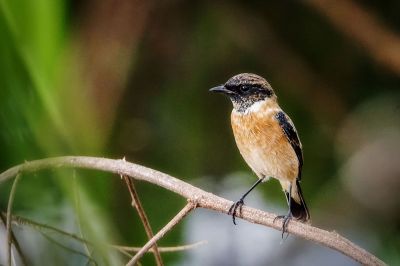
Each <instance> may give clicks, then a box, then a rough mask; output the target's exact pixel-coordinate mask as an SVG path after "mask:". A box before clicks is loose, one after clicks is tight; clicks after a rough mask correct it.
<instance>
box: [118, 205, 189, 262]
mask: <svg viewBox="0 0 400 266" xmlns="http://www.w3.org/2000/svg"><path fill="white" fill-rule="evenodd" d="M194 208H196V204H195V203H193V202H191V201H189V202H188V203H187V204H186V206H185V207H184V208H183V209H182V210H181V211H180V212H179V213H178V214H177V215H176V216H175V217H174V218H172V220H171V221H169V223H167V225H166V226H164V227H163V228H162V229H161V230H160V231H158V233H157V234H156V235H155V236H154V237H153V238H152V239H150V240H149V242H147V243H146V244H145V245H144V246H143V247H142V248H141V249H140V250H139V251H138V253H136V255H135V256H134V257H133V258H132V259H131V260H130V261H129V262H128V263H127V264H126V265H127V266H133V265H135V264H136V263H137V262H138V261H139V259H140V258H141V257H142V256H143V255H144V254H145V253H146V252H147V251H148V250H149V249H150V248H151V247H152V246H153V245H154V244H155V243H156V242H157V241H158V240H160V239H161V238H162V237H163V236H164V235H165V234H166V233H167V232H168V231H170V230H171V229H172V228H173V227H174V226H175V225H177V224H178V223H179V222H180V221H181V220H182V219H183V218H185V216H186V215H187V214H188V213H189V212H190V211H192V210H193V209H194Z"/></svg>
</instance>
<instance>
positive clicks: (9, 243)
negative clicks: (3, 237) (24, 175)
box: [6, 174, 21, 266]
mask: <svg viewBox="0 0 400 266" xmlns="http://www.w3.org/2000/svg"><path fill="white" fill-rule="evenodd" d="M20 177H21V174H17V176H16V177H15V179H14V182H13V184H12V187H11V191H10V197H9V198H8V205H7V222H6V228H7V229H6V232H7V233H6V234H7V251H6V254H7V265H8V266H11V260H12V259H11V249H12V243H13V241H12V234H11V211H12V205H13V202H14V197H15V191H16V189H17V184H18V181H19V178H20Z"/></svg>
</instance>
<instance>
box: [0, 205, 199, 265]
mask: <svg viewBox="0 0 400 266" xmlns="http://www.w3.org/2000/svg"><path fill="white" fill-rule="evenodd" d="M3 216H4V217H5V216H6V213H4V212H2V213H0V217H3ZM11 220H12V222H13V223H15V225H17V226H29V227H31V228H33V229H35V230H37V231H38V232H40V233H42V234H45V232H43V230H47V231H49V232H53V233H57V234H60V235H62V236H65V237H69V238H71V239H73V240H75V241H78V242H81V243H83V244H88V245H93V243H92V242H91V241H89V240H86V239H84V238H82V237H80V236H78V235H75V234H73V233H69V232H65V231H63V230H61V229H59V228H56V227H53V226H50V225H47V224H42V223H38V222H36V221H33V220H31V219H28V218H24V217H21V216H18V215H11ZM4 224H6V223H5V218H4ZM14 243H15V242H14ZM206 243H207V241H205V240H203V241H199V242H196V243H193V244H188V245H181V246H173V247H158V250H159V251H160V252H162V253H164V252H178V251H185V250H189V249H194V248H197V247H199V246H201V245H204V244H206ZM103 245H105V246H108V247H110V248H113V249H116V250H118V251H119V252H121V253H122V254H124V255H126V256H128V257H129V258H132V255H131V254H129V253H128V252H138V251H139V250H140V249H141V247H130V246H121V245H112V244H103ZM148 252H154V250H152V249H150V250H148ZM25 265H26V263H25Z"/></svg>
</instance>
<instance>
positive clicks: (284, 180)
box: [210, 73, 310, 234]
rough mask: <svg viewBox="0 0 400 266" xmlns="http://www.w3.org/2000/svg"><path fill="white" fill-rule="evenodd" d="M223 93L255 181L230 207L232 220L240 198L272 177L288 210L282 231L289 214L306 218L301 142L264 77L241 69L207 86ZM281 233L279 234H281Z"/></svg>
mask: <svg viewBox="0 0 400 266" xmlns="http://www.w3.org/2000/svg"><path fill="white" fill-rule="evenodd" d="M210 91H212V92H219V93H223V94H225V95H227V96H228V97H229V98H230V100H231V101H232V104H233V110H232V114H231V124H232V129H233V134H234V136H235V141H236V144H237V146H238V148H239V151H240V154H241V155H242V157H243V159H244V160H245V161H246V163H247V164H248V165H249V166H250V168H251V169H252V170H253V172H254V173H255V174H256V175H257V176H258V180H257V182H256V183H255V184H254V185H253V186H252V187H251V188H250V189H249V190H248V191H247V192H246V193H245V194H244V195H243V196H242V197H241V198H240V199H239V200H238V201H237V202H236V203H234V204H233V205H232V206H231V207H230V209H229V214H230V215H232V219H233V223H234V224H236V222H235V217H236V214H237V210H238V208H239V212H240V211H241V207H242V206H243V204H244V198H245V197H246V196H247V195H248V194H249V193H250V192H251V191H252V190H253V189H254V188H255V187H256V186H257V185H258V184H260V183H261V182H264V181H267V180H268V179H270V178H271V177H273V178H276V179H277V180H278V181H279V182H280V184H281V186H282V189H283V191H284V193H285V196H286V200H287V203H288V205H289V212H288V213H287V214H286V215H281V216H278V217H277V218H283V228H282V229H283V230H282V231H283V233H284V232H285V229H286V226H287V224H288V222H289V220H290V219H291V218H294V219H296V220H299V221H302V222H305V221H307V220H309V219H310V214H309V212H308V209H307V205H306V203H305V201H304V198H303V195H302V192H301V188H300V180H301V170H302V166H303V151H302V145H301V142H300V139H299V136H298V134H297V131H296V128H295V127H294V124H293V122H292V120H291V119H290V118H289V116H288V115H286V114H285V113H284V112H283V111H282V109H281V108H280V107H279V104H278V101H277V96H276V94H275V93H274V90H273V89H272V87H271V85H270V84H269V83H268V81H267V80H265V79H264V78H262V77H260V76H258V75H255V74H249V73H243V74H239V75H236V76H234V77H232V78H230V79H229V80H228V81H227V82H226V83H225V84H224V85H221V86H218V87H214V88H212V89H210ZM283 233H282V234H283Z"/></svg>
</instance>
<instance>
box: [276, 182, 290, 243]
mask: <svg viewBox="0 0 400 266" xmlns="http://www.w3.org/2000/svg"><path fill="white" fill-rule="evenodd" d="M286 199H287V202H288V205H289V211H288V213H287V214H286V215H278V216H276V217H275V218H274V221H273V222H274V223H275V220H277V219H283V223H282V239H283V235H284V234H285V233H286V228H287V225H288V223H289V221H290V219H292V212H291V206H292V184H290V185H289V192H286Z"/></svg>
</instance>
